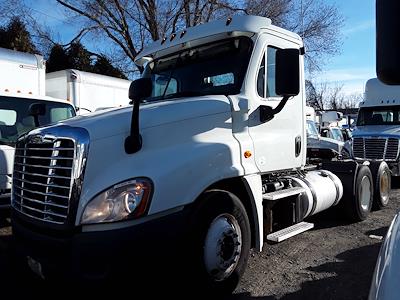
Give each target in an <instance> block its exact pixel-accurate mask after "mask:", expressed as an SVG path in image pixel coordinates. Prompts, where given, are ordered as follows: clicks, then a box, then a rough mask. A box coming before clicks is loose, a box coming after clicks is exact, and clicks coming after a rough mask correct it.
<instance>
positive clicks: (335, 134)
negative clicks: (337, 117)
mask: <svg viewBox="0 0 400 300" xmlns="http://www.w3.org/2000/svg"><path fill="white" fill-rule="evenodd" d="M331 132H332V138H334V139H335V140H337V141H341V142H343V141H344V138H343V134H342V131H341V130H340V129H339V128H331Z"/></svg>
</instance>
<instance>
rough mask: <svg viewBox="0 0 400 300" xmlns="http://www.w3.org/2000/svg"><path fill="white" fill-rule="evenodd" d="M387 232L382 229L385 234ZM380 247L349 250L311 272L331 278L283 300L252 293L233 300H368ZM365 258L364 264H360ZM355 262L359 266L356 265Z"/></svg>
mask: <svg viewBox="0 0 400 300" xmlns="http://www.w3.org/2000/svg"><path fill="white" fill-rule="evenodd" d="M386 229H387V228H381V229H380V232H384V231H385V230H386ZM379 249H380V243H376V244H372V245H368V246H364V247H360V248H357V249H352V250H348V251H345V252H342V253H340V254H339V255H337V256H336V261H334V262H327V263H324V264H321V265H319V266H316V267H309V268H307V270H308V271H311V272H313V273H314V274H316V277H318V274H326V273H329V274H331V276H329V277H325V278H322V279H314V280H312V281H305V282H303V283H302V285H301V289H300V290H298V291H296V292H293V293H289V294H287V295H285V296H283V297H281V298H275V297H274V296H264V297H252V296H251V295H250V294H249V293H243V294H236V295H233V296H232V297H231V298H230V299H236V300H239V299H240V300H246V299H249V300H250V299H260V300H261V299H262V300H264V299H265V300H274V299H280V300H299V299H313V300H319V299H321V300H329V299H335V300H345V299H366V298H367V296H368V292H369V287H370V284H371V280H372V274H373V271H374V269H375V263H376V258H377V255H378V253H379ZM360 257H363V260H360ZM354 262H359V263H358V264H355V263H354Z"/></svg>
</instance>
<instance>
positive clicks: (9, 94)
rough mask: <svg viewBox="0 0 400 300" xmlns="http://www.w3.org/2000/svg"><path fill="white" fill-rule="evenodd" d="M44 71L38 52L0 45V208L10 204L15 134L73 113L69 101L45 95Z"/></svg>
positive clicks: (44, 67)
mask: <svg viewBox="0 0 400 300" xmlns="http://www.w3.org/2000/svg"><path fill="white" fill-rule="evenodd" d="M45 72H46V63H45V60H44V59H43V57H42V56H40V55H36V54H29V53H24V52H19V51H13V50H9V49H4V48H0V209H2V208H9V207H10V192H11V183H12V182H11V181H12V172H13V161H14V153H15V143H16V141H17V138H18V136H20V135H22V134H25V133H26V132H28V131H29V130H31V129H34V128H37V127H39V126H43V125H48V124H54V123H56V122H57V121H60V120H63V119H66V118H70V117H72V116H75V109H74V107H73V106H72V105H71V104H70V103H68V102H67V101H62V100H59V99H55V98H51V97H46V96H45Z"/></svg>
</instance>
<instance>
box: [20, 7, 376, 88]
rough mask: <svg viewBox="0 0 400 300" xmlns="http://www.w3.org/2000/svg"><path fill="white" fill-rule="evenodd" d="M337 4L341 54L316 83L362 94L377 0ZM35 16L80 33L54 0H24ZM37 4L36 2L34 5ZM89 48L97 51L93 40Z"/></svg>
mask: <svg viewBox="0 0 400 300" xmlns="http://www.w3.org/2000/svg"><path fill="white" fill-rule="evenodd" d="M323 1H326V2H328V3H336V5H337V6H338V9H339V11H340V13H341V14H342V15H343V17H344V19H345V23H344V26H343V28H342V34H343V40H342V42H343V44H342V48H341V53H340V54H338V55H337V56H335V57H332V58H330V59H328V60H327V63H326V64H325V65H324V67H323V71H322V72H321V73H317V74H315V75H314V79H315V80H316V81H317V82H328V83H330V84H333V85H335V84H339V85H343V91H344V92H345V93H347V94H351V93H362V92H363V91H364V85H365V82H366V81H367V80H368V79H369V78H372V77H376V74H375V0H323ZM25 3H26V4H28V5H29V6H30V7H32V9H33V10H34V11H33V13H34V14H35V17H36V18H37V19H38V20H40V21H41V22H42V23H44V24H47V25H48V26H49V27H50V28H52V30H53V31H54V32H55V33H58V34H59V36H58V38H59V40H60V41H61V42H67V41H68V40H69V39H71V38H72V37H73V36H74V33H76V32H77V30H78V29H77V26H76V24H74V22H72V21H69V22H67V21H66V19H65V17H64V15H63V10H62V8H61V7H60V6H59V5H57V4H56V3H55V0H36V1H35V0H25ZM33 3H34V5H32V4H33ZM85 43H86V46H88V48H92V50H95V49H93V48H95V47H96V46H94V45H93V44H92V43H91V41H89V40H86V41H85Z"/></svg>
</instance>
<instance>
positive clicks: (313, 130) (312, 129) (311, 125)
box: [307, 120, 318, 137]
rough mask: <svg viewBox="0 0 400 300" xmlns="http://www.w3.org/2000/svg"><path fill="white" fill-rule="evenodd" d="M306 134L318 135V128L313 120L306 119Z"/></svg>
mask: <svg viewBox="0 0 400 300" xmlns="http://www.w3.org/2000/svg"><path fill="white" fill-rule="evenodd" d="M307 136H316V137H318V130H317V127H316V126H315V123H314V122H313V121H310V120H307Z"/></svg>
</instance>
